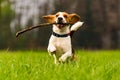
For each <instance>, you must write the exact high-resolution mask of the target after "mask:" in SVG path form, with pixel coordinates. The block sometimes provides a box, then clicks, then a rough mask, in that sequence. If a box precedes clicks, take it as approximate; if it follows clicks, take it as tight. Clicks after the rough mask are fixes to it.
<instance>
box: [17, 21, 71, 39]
mask: <svg viewBox="0 0 120 80" xmlns="http://www.w3.org/2000/svg"><path fill="white" fill-rule="evenodd" d="M53 24H57V23H43V24H39V25H36V26H32V27H28V28H25V29H23V30H21V31H18V32H17V33H16V37H18V36H19V35H20V34H22V33H25V32H27V31H30V30H32V29H35V28H39V27H44V26H49V25H53ZM62 24H63V25H71V24H72V23H62Z"/></svg>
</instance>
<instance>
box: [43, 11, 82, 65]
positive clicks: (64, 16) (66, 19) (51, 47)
mask: <svg viewBox="0 0 120 80" xmlns="http://www.w3.org/2000/svg"><path fill="white" fill-rule="evenodd" d="M43 18H44V19H46V20H47V21H48V22H49V23H56V24H53V28H52V30H53V31H52V35H51V37H50V40H49V44H48V53H49V54H50V55H53V57H54V63H55V64H56V63H57V62H65V61H66V60H67V59H68V58H71V59H74V58H75V54H74V53H73V49H72V44H71V36H72V34H73V32H74V31H76V30H77V29H78V28H79V27H80V26H82V24H83V22H81V21H79V20H80V17H79V16H78V15H77V14H68V13H66V12H57V13H56V14H54V15H46V16H43ZM65 23H71V24H73V25H72V26H71V25H70V24H65Z"/></svg>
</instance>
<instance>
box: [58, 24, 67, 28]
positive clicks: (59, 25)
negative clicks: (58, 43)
mask: <svg viewBox="0 0 120 80" xmlns="http://www.w3.org/2000/svg"><path fill="white" fill-rule="evenodd" d="M56 26H57V27H58V28H60V29H61V28H63V27H65V26H66V24H65V23H57V24H56Z"/></svg>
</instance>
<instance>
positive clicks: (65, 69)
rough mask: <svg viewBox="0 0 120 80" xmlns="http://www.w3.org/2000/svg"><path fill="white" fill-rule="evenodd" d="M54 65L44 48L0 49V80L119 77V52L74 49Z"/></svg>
mask: <svg viewBox="0 0 120 80" xmlns="http://www.w3.org/2000/svg"><path fill="white" fill-rule="evenodd" d="M76 53H77V56H78V59H77V61H76V62H70V63H64V64H59V65H55V64H54V63H53V57H50V56H49V55H48V54H47V52H46V51H0V80H120V51H104V50H102V51H84V50H80V51H77V52H76Z"/></svg>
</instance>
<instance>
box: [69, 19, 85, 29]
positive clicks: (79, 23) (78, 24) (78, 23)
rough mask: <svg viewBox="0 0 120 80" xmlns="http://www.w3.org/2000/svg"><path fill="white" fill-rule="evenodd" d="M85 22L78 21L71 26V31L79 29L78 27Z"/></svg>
mask: <svg viewBox="0 0 120 80" xmlns="http://www.w3.org/2000/svg"><path fill="white" fill-rule="evenodd" d="M83 23H84V22H81V21H78V22H76V23H75V24H74V25H73V26H72V27H71V31H76V30H78V28H80V27H81V26H82V25H83Z"/></svg>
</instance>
